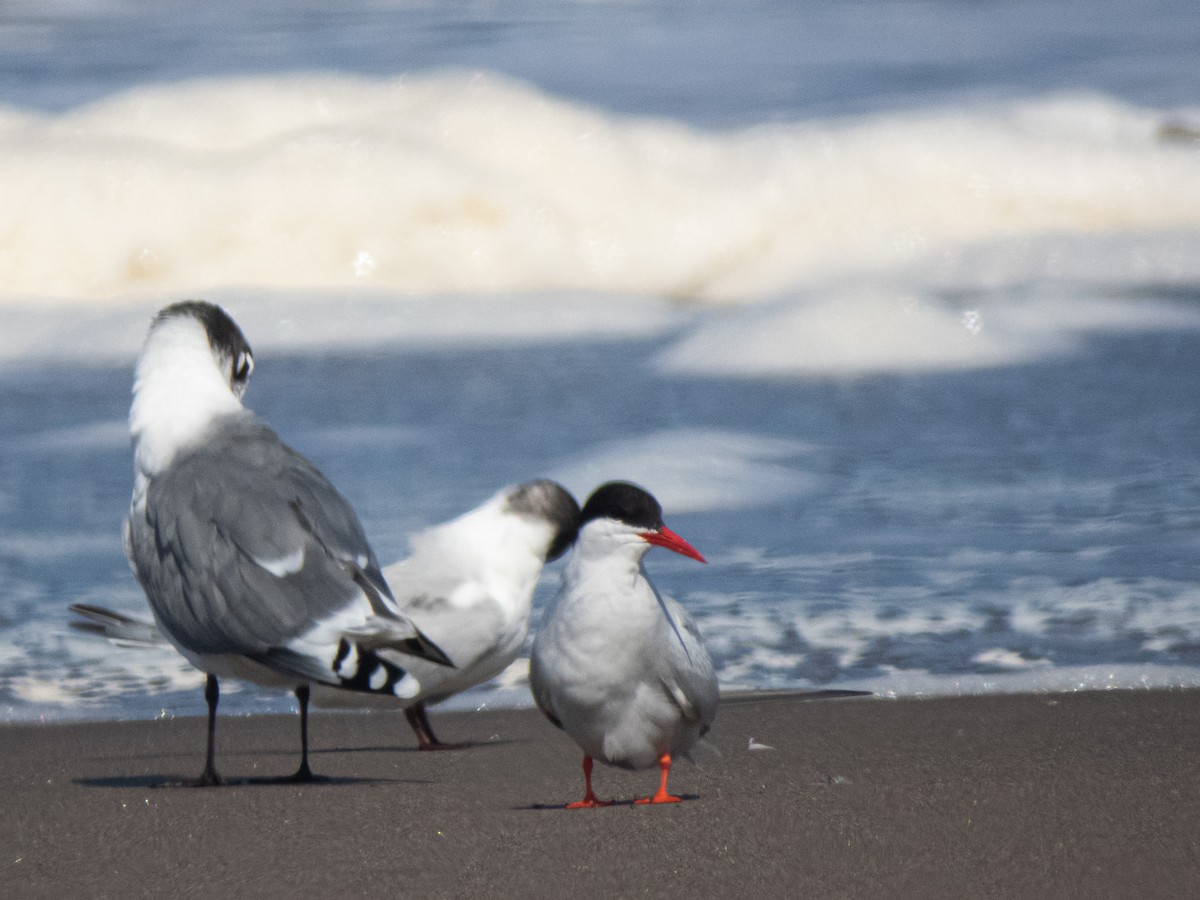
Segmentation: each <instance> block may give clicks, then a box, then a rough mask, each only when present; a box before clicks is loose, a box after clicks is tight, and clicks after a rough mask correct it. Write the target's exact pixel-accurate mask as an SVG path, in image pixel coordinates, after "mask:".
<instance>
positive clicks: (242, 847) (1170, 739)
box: [0, 691, 1200, 900]
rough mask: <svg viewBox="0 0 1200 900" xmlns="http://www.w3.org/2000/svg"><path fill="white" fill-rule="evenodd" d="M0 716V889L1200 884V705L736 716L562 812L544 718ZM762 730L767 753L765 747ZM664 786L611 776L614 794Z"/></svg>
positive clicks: (940, 705) (568, 769) (1192, 892)
mask: <svg viewBox="0 0 1200 900" xmlns="http://www.w3.org/2000/svg"><path fill="white" fill-rule="evenodd" d="M434 724H435V726H438V727H439V732H440V736H441V737H442V738H443V739H444V740H475V741H478V742H479V744H478V745H477V746H475V747H473V748H471V749H468V750H465V751H456V752H449V753H418V752H416V751H415V750H414V749H413V739H412V737H411V734H410V733H409V731H408V728H407V726H406V725H405V723H404V721H403V717H402V716H400V715H399V714H375V715H366V716H364V715H346V714H340V713H326V712H322V711H317V712H316V713H314V716H313V723H312V739H313V746H314V750H315V751H316V752H315V755H314V758H313V763H314V769H315V770H316V771H317V772H318V773H320V774H323V775H326V776H330V779H331V780H330V781H329V782H328V783H322V784H313V785H303V786H297V785H289V784H278V783H263V782H262V781H254V780H255V779H264V778H269V777H270V776H276V775H284V774H287V773H289V772H290V771H292V770H293V769H294V767H295V764H296V761H297V743H298V741H297V734H296V730H297V727H296V721H295V720H294V719H293V718H288V717H282V716H279V717H275V716H271V717H259V718H253V719H246V718H241V719H237V718H230V719H222V720H221V722H220V725H219V732H218V739H219V756H218V763H219V764H220V768H221V770H222V774H224V775H225V776H226V777H227V778H229V779H231V780H233V781H234V782H235V783H234V784H233V785H230V786H226V787H221V788H215V789H194V788H184V787H174V786H169V785H164V782H170V781H174V780H177V779H181V778H187V777H192V776H195V775H196V774H198V773H199V771H200V769H201V767H202V763H203V759H202V749H203V740H204V723H203V721H202V720H199V719H176V720H167V721H157V722H130V723H105V724H83V725H29V726H25V725H21V726H4V727H0V783H2V790H3V794H2V799H0V803H2V805H3V814H2V819H0V896H3V897H5V898H14V900H15V898H34V897H47V898H56V900H59V898H85V897H97V898H99V897H114V898H116V897H120V898H140V897H147V898H149V897H154V898H166V897H214V898H216V897H228V898H241V897H250V898H255V900H272V898H300V897H303V898H323V900H340V898H349V897H355V898H358V897H372V898H405V897H415V898H429V897H477V898H484V897H517V898H526V897H528V898H542V897H546V898H550V897H553V898H560V897H572V896H577V897H642V896H649V897H681V898H682V897H687V898H697V897H700V898H703V897H737V898H758V897H804V898H843V897H862V898H909V897H911V898H922V900H928V898H953V900H968V898H979V897H1012V898H1041V897H1046V898H1066V897H1080V898H1102V897H1121V898H1126V897H1128V898H1158V897H1162V898H1189V897H1200V845H1198V842H1200V692H1196V691H1171V692H1160V691H1154V692H1111V693H1086V694H1069V695H1040V696H1015V697H991V698H967V699H938V700H906V701H888V700H875V699H822V700H813V699H806V698H804V697H802V696H769V695H757V696H754V697H752V698H749V699H747V698H743V699H730V700H729V701H728V702H726V703H724V704H723V706H722V708H721V712H720V715H719V716H718V718H717V723H716V727H715V729H714V732H713V735H712V737H713V743H715V745H716V746H717V747H718V748H719V749H720V751H721V753H720V755H716V754H712V753H704V752H700V753H699V754H698V762H699V765H698V766H691V765H689V764H688V763H686V762H680V763H679V764H678V765H677V766H676V767H675V771H674V773H673V777H672V788H673V790H675V791H676V792H677V793H682V794H684V795H685V797H686V799H685V802H683V803H681V804H678V805H674V806H656V807H633V806H631V805H628V804H622V805H618V806H614V807H610V808H607V809H598V810H580V811H565V810H563V809H561V808H554V807H553V805H554V804H562V803H564V802H566V801H568V800H573V799H577V797H578V796H579V795H580V794H581V793H582V778H581V776H580V774H579V762H580V756H579V753H578V752H577V750H576V749H575V746H574V745H573V744H572V743H571V742H570V741H569V739H567V738H566V737H565V736H564V735H562V734H561V733H559V732H557V731H555V730H554V729H553V728H552V727H551V726H550V725H549V724H548V723H546V722H545V721H544V720H543V719H542V718H541V717H540V715H539V714H538V713H536V712H534V711H532V710H522V711H502V712H490V711H489V712H481V713H462V714H442V715H436V714H435V717H434ZM751 738H754V739H755V740H756V741H758V742H761V743H763V744H768V745H770V746H771V747H773V748H774V749H770V750H765V749H764V750H753V751H752V750H749V749H747V746H748V743H749V741H750V739H751ZM655 778H656V774H655V773H654V772H641V773H626V772H620V771H617V770H613V769H609V768H607V767H597V772H596V783H597V790H598V792H599V794H600V795H601V796H602V797H609V796H615V797H616V798H618V799H622V800H630V799H632V798H634V797H635V796H639V795H642V794H645V793H649V792H650V791H651V790H652V788H653V787H654V784H655Z"/></svg>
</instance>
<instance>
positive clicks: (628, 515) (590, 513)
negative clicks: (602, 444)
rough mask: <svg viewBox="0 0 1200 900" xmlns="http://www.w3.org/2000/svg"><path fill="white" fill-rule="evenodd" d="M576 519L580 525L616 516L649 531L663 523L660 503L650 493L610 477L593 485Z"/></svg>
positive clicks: (658, 527)
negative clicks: (607, 480)
mask: <svg viewBox="0 0 1200 900" xmlns="http://www.w3.org/2000/svg"><path fill="white" fill-rule="evenodd" d="M579 519H580V521H579V524H580V525H581V526H582V525H584V524H586V523H587V522H591V521H593V520H594V519H616V520H617V521H618V522H624V523H625V524H626V525H632V526H633V527H634V528H645V529H647V530H650V531H657V530H658V529H660V528H662V527H663V518H662V507H661V506H660V505H659V503H658V501H657V500H655V499H654V495H653V494H651V493H650V492H649V491H647V490H644V489H643V488H640V487H638V486H637V485H636V484H630V483H629V482H628V481H610V482H608V483H607V484H602V485H600V487H598V488H596V490H594V491H593V492H592V496H590V497H588V499H587V502H586V503H584V504H583V512H582V513H581V514H580V517H579Z"/></svg>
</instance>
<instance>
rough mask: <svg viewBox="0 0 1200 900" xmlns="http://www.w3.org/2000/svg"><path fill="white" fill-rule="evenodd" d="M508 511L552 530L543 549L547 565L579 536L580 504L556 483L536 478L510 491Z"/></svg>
mask: <svg viewBox="0 0 1200 900" xmlns="http://www.w3.org/2000/svg"><path fill="white" fill-rule="evenodd" d="M506 505H507V507H508V509H510V510H511V511H512V512H514V513H517V514H518V515H521V516H525V517H527V518H530V519H535V520H540V521H544V522H546V523H548V524H549V525H550V527H551V529H552V531H551V536H550V542H549V545H548V546H547V548H546V555H545V560H546V562H553V561H554V560H556V559H558V558H559V557H560V556H562V555H563V554H564V553H566V552H567V548H568V547H570V546H571V544H573V543H574V542H575V535H576V534H578V532H579V504H578V503H577V502H575V498H574V497H572V496H571V493H570V491H568V490H567V489H566V488H564V487H563V486H562V485H561V484H559V483H558V482H557V481H551V480H550V479H548V478H539V479H538V480H537V481H527V482H525V483H524V484H519V485H517V486H516V487H515V488H513V489H512V490H511V491H509V493H508V496H507V498H506Z"/></svg>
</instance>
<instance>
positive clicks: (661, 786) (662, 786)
mask: <svg viewBox="0 0 1200 900" xmlns="http://www.w3.org/2000/svg"><path fill="white" fill-rule="evenodd" d="M658 768H659V770H660V771H661V773H662V774H661V775H660V777H659V782H658V791H657V792H656V793H655V795H654V796H653V797H642V798H641V799H640V800H634V801H633V804H634V806H645V805H646V804H648V803H681V802H683V798H682V797H673V796H671V795H670V794H668V793H667V776H669V775H670V774H671V754H670V753H664V754H663V755H662V756H660V757H659V758H658Z"/></svg>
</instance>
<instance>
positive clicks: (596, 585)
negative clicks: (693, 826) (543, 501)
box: [529, 482, 718, 809]
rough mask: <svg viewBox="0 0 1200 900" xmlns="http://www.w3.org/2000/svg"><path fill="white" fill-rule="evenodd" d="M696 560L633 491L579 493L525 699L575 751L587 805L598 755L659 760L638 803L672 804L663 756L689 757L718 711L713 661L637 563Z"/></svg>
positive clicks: (626, 761) (614, 486) (643, 764)
mask: <svg viewBox="0 0 1200 900" xmlns="http://www.w3.org/2000/svg"><path fill="white" fill-rule="evenodd" d="M652 545H653V546H659V547H666V548H667V549H668V550H673V551H675V552H676V553H680V554H682V555H684V556H688V557H691V558H692V559H696V560H699V561H700V562H704V557H703V556H701V555H700V553H699V552H697V551H696V549H695V548H694V547H692V546H691V544H689V543H688V542H687V541H685V540H684V539H683V538H681V537H680V536H679V535H677V534H676V533H675V532H673V531H671V529H669V528H668V527H667V526H666V525H665V524H663V519H662V507H661V506H660V505H659V503H658V501H657V500H655V499H654V497H653V496H652V495H651V494H649V493H648V492H647V491H645V490H643V489H642V488H640V487H638V486H636V485H633V484H629V483H628V482H609V483H608V484H604V485H602V486H601V487H599V488H597V489H596V491H595V492H594V493H593V494H592V495H591V497H589V498H588V500H587V502H586V503H585V504H584V505H583V510H582V512H581V514H580V527H579V536H578V538H577V539H576V543H575V549H574V551H573V552H572V554H571V558H570V560H569V562H568V564H567V569H566V572H565V574H564V576H563V586H562V590H561V591H560V592H559V595H558V597H557V598H556V600H555V601H554V604H553V605H552V606H551V608H550V609H549V610H548V611H547V612H546V615H545V617H544V618H543V620H542V622H541V625H540V626H539V627H538V630H537V634H536V636H535V637H534V642H533V651H532V654H531V656H530V666H529V677H530V686H531V688H532V690H533V697H534V701H535V702H536V703H537V705H538V708H539V709H541V711H542V712H543V713H544V714H545V715H546V717H547V718H548V719H549V720H550V721H551V722H552V723H553V724H554V725H556V726H557V727H559V728H561V729H563V730H564V731H565V732H566V733H567V734H568V735H569V736H570V737H571V738H572V739H573V740H574V741H575V743H577V744H578V745H579V747H580V748H581V749H582V750H583V754H584V756H583V777H584V785H585V794H584V798H583V799H582V800H580V801H577V802H575V803H571V804H568V806H567V808H568V809H579V808H586V807H596V806H607V805H609V804H608V803H607V802H604V801H600V800H598V799H597V798H596V794H595V792H594V791H593V789H592V764H593V760H595V759H598V760H600V761H601V762H604V763H607V764H608V765H612V766H618V767H621V768H626V769H648V768H651V767H653V766H654V765H656V764H657V765H658V766H659V769H660V781H659V787H658V791H657V792H656V793H655V794H654V795H653V796H650V797H647V798H644V799H641V800H637V801H636V803H638V804H642V803H677V802H679V799H680V798H678V797H674V796H672V795H671V794H669V793H668V792H667V777H668V775H669V773H670V770H671V758H672V756H675V755H679V754H686V753H687V752H688V750H690V749H691V747H692V746H693V745H695V743H696V742H697V741H698V740H699V739H700V738H701V737H702V736H703V735H704V734H705V733H706V732H707V731H708V729H709V727H710V726H711V724H712V721H713V718H714V716H715V715H716V712H717V698H718V688H717V677H716V674H715V672H714V670H713V664H712V660H711V659H710V658H709V655H708V651H707V650H706V649H705V647H704V643H703V641H702V639H701V637H700V632H699V631H698V629H697V628H696V623H695V622H694V621H693V620H692V617H691V616H690V615H689V614H688V613H687V611H686V610H684V608H683V607H682V606H680V605H679V604H678V603H677V602H676V601H674V600H672V599H670V598H669V597H664V596H662V595H661V594H659V592H658V591H657V590H656V589H655V588H654V585H653V584H651V583H650V580H649V579H648V578H647V576H646V571H645V569H644V568H643V566H642V557H644V556H645V555H646V552H647V551H648V550H649V549H650V547H651V546H652Z"/></svg>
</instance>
